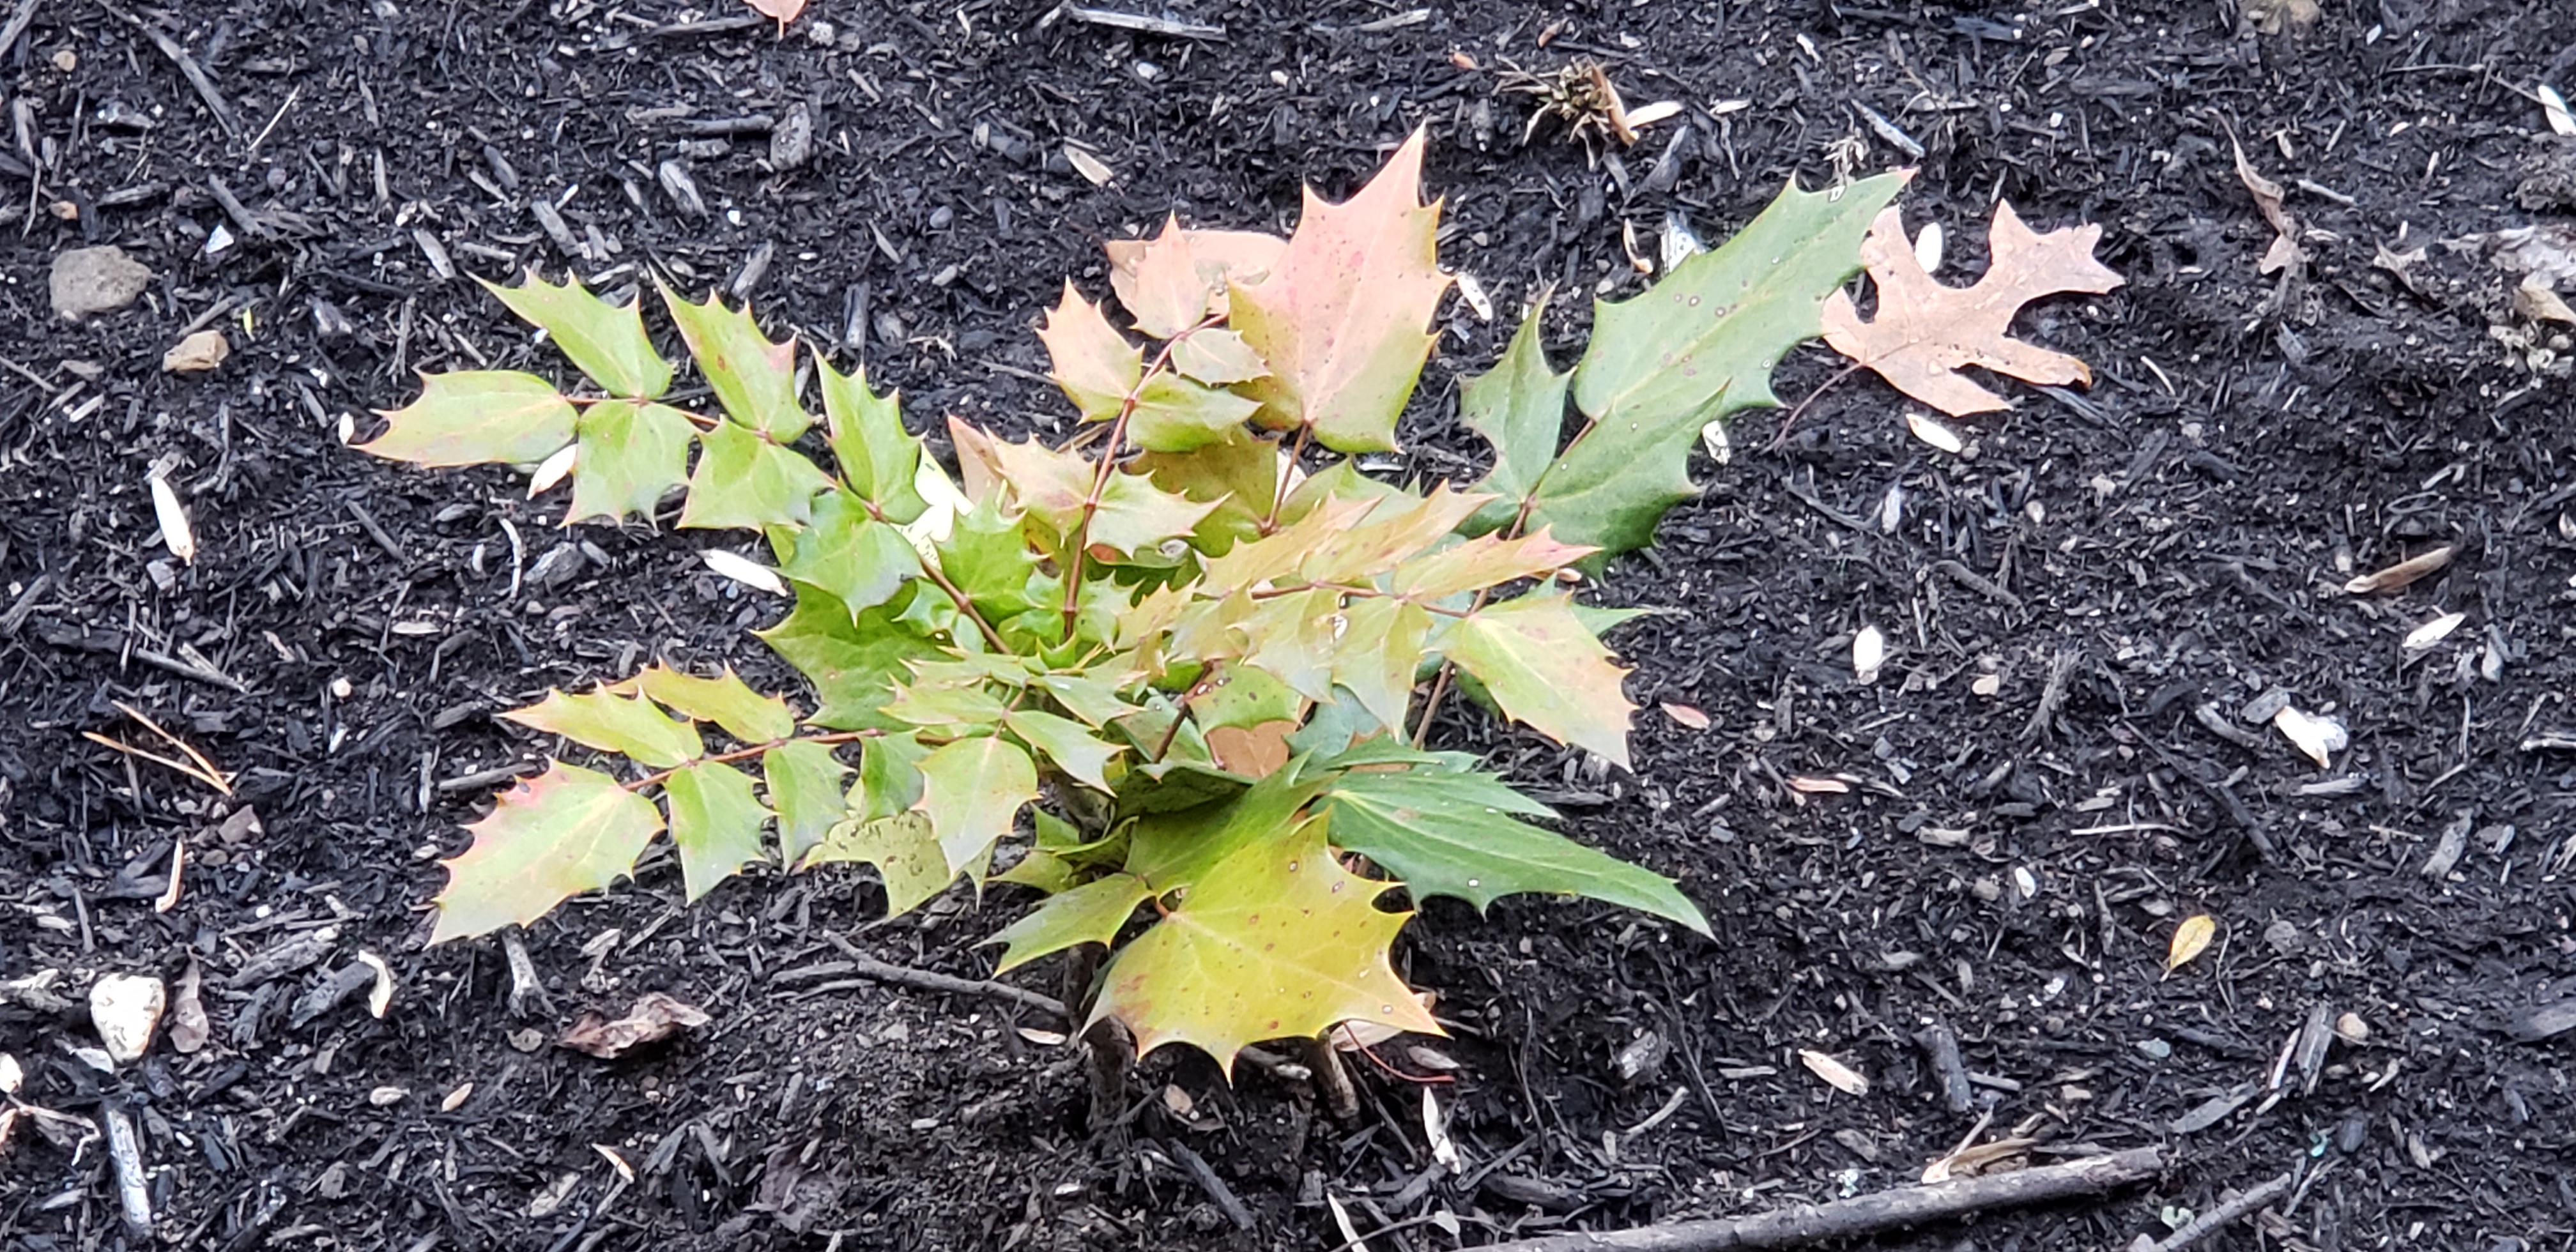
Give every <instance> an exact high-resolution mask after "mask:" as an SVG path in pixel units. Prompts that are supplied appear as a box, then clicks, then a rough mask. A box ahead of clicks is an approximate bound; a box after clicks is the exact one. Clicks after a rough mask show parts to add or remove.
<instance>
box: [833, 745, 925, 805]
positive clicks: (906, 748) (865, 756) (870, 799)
mask: <svg viewBox="0 0 2576 1252" xmlns="http://www.w3.org/2000/svg"><path fill="white" fill-rule="evenodd" d="M929 755H930V749H929V748H927V747H925V746H923V744H922V742H921V740H919V739H918V738H915V737H914V736H912V735H908V734H907V735H878V736H876V737H874V738H872V739H869V740H868V741H867V742H866V743H865V744H863V745H861V747H860V750H859V781H858V782H857V784H855V785H854V786H852V787H851V789H850V798H849V809H850V811H851V812H853V813H856V814H858V815H859V817H860V818H861V819H862V820H865V821H877V820H880V819H883V818H888V817H896V816H900V815H902V814H905V813H910V812H912V810H913V806H914V805H917V804H919V803H921V761H922V758H923V757H926V756H929Z"/></svg>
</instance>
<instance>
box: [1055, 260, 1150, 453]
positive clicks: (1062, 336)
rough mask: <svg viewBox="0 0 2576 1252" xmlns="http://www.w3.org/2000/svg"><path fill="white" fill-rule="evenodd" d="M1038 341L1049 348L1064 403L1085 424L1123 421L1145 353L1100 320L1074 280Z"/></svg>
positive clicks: (1096, 307)
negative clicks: (1120, 414) (1068, 402)
mask: <svg viewBox="0 0 2576 1252" xmlns="http://www.w3.org/2000/svg"><path fill="white" fill-rule="evenodd" d="M1038 339H1039V341H1040V342H1043V343H1044V344H1046V350H1047V358H1048V359H1049V360H1050V361H1052V362H1053V363H1054V368H1053V369H1051V370H1050V371H1049V372H1048V376H1049V377H1051V378H1053V379H1055V385H1056V386H1058V387H1062V388H1063V389H1064V395H1065V398H1066V399H1068V400H1071V401H1073V407H1075V408H1076V409H1079V410H1081V411H1082V419H1083V420H1084V421H1086V422H1105V421H1108V420H1110V419H1111V418H1114V417H1116V416H1118V410H1119V409H1120V408H1121V407H1123V406H1124V405H1125V404H1126V403H1127V393H1128V392H1129V391H1132V390H1134V389H1135V387H1136V380H1137V379H1139V378H1142V377H1144V375H1145V353H1144V350H1143V349H1141V348H1138V347H1137V346H1136V345H1134V344H1132V343H1129V342H1127V337H1126V336H1125V335H1121V334H1119V333H1118V331H1117V328H1115V327H1113V326H1111V325H1110V324H1109V319H1108V318H1105V317H1102V316H1101V315H1100V306H1099V305H1096V304H1093V303H1092V302H1091V301H1089V300H1085V299H1083V298H1082V293H1081V292H1078V291H1075V290H1074V289H1073V280H1071V279H1066V280H1065V284H1064V298H1063V299H1060V300H1058V301H1056V306H1055V307H1054V308H1052V309H1049V310H1047V315H1046V320H1045V321H1043V322H1040V323H1039V324H1038Z"/></svg>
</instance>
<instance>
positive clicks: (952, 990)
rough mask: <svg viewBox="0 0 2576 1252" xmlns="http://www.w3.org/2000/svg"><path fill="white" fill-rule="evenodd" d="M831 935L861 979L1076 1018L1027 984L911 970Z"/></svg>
mask: <svg viewBox="0 0 2576 1252" xmlns="http://www.w3.org/2000/svg"><path fill="white" fill-rule="evenodd" d="M832 938H833V939H834V944H833V946H835V947H838V948H840V949H841V953H842V955H844V956H847V957H848V958H849V962H850V967H851V968H850V970H849V972H850V973H853V974H856V975H858V976H859V977H861V978H866V979H870V980H872V981H875V982H881V983H886V984H889V985H892V986H897V987H910V988H912V989H914V990H916V991H941V992H946V993H948V994H950V995H963V996H983V997H984V998H986V999H990V1000H1009V1001H1011V1002H1012V1003H1014V1004H1022V1005H1026V1006H1028V1007H1029V1008H1033V1009H1036V1010H1038V1011H1039V1012H1041V1013H1052V1014H1054V1015H1055V1016H1056V1017H1058V1018H1060V1019H1062V1020H1064V1021H1068V1022H1069V1021H1073V1020H1074V1016H1073V1011H1072V1010H1071V1009H1068V1008H1066V1007H1065V1006H1064V1001H1062V1000H1059V999H1056V998H1055V997H1054V996H1051V995H1045V994H1043V993H1040V992H1036V991H1031V990H1029V989H1027V988H1025V987H1014V986H1012V985H1011V984H1009V983H1006V982H994V981H992V980H991V979H974V978H955V977H951V976H950V975H947V974H934V973H932V972H931V971H929V970H926V969H912V968H909V967H906V966H902V965H888V964H886V963H885V962H883V961H880V960H876V959H874V958H872V957H866V956H861V955H859V952H858V949H857V948H855V947H852V946H850V945H849V944H848V943H847V942H845V941H842V940H840V939H839V938H838V937H837V936H833V937H832Z"/></svg>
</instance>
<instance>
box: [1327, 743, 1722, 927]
mask: <svg viewBox="0 0 2576 1252" xmlns="http://www.w3.org/2000/svg"><path fill="white" fill-rule="evenodd" d="M1323 805H1324V808H1325V809H1326V811H1327V812H1329V813H1330V814H1331V815H1332V821H1333V826H1332V830H1333V844H1334V846H1335V847H1339V848H1345V849H1348V850H1350V851H1352V852H1357V853H1359V854H1360V855H1362V856H1365V857H1367V858H1369V859H1370V860H1372V861H1375V862H1377V863H1378V864H1379V865H1382V866H1385V867H1386V869H1387V872H1389V873H1391V874H1394V875H1395V876H1396V877H1398V878H1401V879H1403V880H1404V885H1405V887H1406V889H1407V890H1409V891H1411V892H1412V893H1413V898H1415V899H1417V900H1420V899H1424V898H1426V897H1430V896H1451V897H1454V898H1456V899H1460V900H1464V901H1466V902H1467V903H1469V904H1472V905H1474V906H1475V907H1476V910H1477V911H1478V912H1483V911H1484V909H1485V906H1487V905H1489V904H1492V903H1493V902H1494V901H1495V900H1496V899H1497V898H1499V897H1502V896H1507V895H1512V894H1515V893H1518V892H1524V891H1541V892H1551V893H1555V894H1560V895H1578V896H1588V897H1590V898H1592V899H1595V900H1604V901H1608V902H1609V903H1612V904H1619V905H1625V906H1626V907H1628V908H1632V909H1636V910H1639V911H1640V912H1646V913H1652V914H1654V915H1655V916H1657V917H1664V918H1670V919H1671V920H1673V921H1677V922H1680V923H1681V924H1683V925H1685V926H1688V927H1690V928H1691V929H1693V930H1696V931H1698V932H1699V933H1701V934H1703V935H1705V934H1708V933H1709V928H1708V919H1707V918H1706V917H1705V916H1703V915H1701V913H1700V911H1699V906H1698V905H1695V904H1693V903H1691V901H1690V897H1688V896H1685V895H1683V894H1682V893H1681V891H1680V890H1679V889H1678V888H1676V887H1675V886H1674V885H1673V882H1672V880H1671V879H1669V878H1665V877H1663V876H1662V875H1660V874H1654V873H1650V872H1648V871H1646V870H1644V869H1641V868H1639V867H1637V866H1635V865H1631V864H1629V863H1627V862H1626V861H1622V860H1620V859H1618V858H1617V857H1614V856H1610V855H1608V854H1607V853H1603V852H1600V851H1596V850H1594V849H1592V848H1587V847H1585V846H1583V845H1582V844H1579V843H1576V842H1574V841H1573V840H1571V839H1568V838H1566V837H1565V836H1563V835H1560V834H1557V833H1556V832H1555V831H1552V830H1545V829H1541V828H1540V827H1537V826H1533V825H1531V824H1529V823H1528V822H1524V821H1522V820H1520V818H1519V817H1517V816H1514V814H1520V815H1525V816H1532V817H1544V816H1553V815H1552V814H1550V813H1549V812H1548V810H1547V808H1546V807H1545V806H1544V805H1541V804H1539V803H1538V802H1536V801H1534V800H1531V799H1529V798H1528V797H1527V796H1524V795H1522V794H1520V793H1519V792H1517V791H1514V790H1512V789H1511V788H1510V787H1507V786H1505V785H1503V782H1502V780H1501V779H1499V778H1497V777H1495V776H1494V775H1491V774H1482V773H1456V772H1445V771H1441V770H1436V769H1425V768H1419V767H1417V768H1413V769H1407V770H1402V771H1397V772H1383V771H1377V770H1354V771H1351V772H1348V773H1345V774H1343V775H1341V776H1340V777H1339V778H1336V779H1334V780H1333V783H1332V785H1331V786H1330V787H1329V788H1328V789H1327V790H1326V791H1325V792H1324V797H1323Z"/></svg>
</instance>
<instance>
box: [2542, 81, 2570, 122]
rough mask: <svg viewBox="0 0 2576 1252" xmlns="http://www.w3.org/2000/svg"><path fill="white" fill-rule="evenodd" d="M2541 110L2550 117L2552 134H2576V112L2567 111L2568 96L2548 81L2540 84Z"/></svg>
mask: <svg viewBox="0 0 2576 1252" xmlns="http://www.w3.org/2000/svg"><path fill="white" fill-rule="evenodd" d="M2539 96H2540V111H2541V114H2542V115H2543V116H2544V117H2546V118H2548V119H2549V130H2550V133H2551V134H2557V135H2576V114H2571V113H2569V112H2568V111H2567V97H2565V96H2562V95H2560V94H2558V89H2557V88H2555V87H2552V86H2550V85H2549V84H2547V83H2542V84H2541V85H2540V91H2539Z"/></svg>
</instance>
